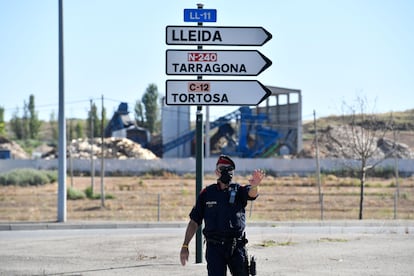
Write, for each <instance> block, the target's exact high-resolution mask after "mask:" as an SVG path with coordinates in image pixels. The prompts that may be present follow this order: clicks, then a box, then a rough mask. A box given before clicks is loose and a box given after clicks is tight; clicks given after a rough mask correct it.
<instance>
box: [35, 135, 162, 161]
mask: <svg viewBox="0 0 414 276" xmlns="http://www.w3.org/2000/svg"><path fill="white" fill-rule="evenodd" d="M102 146H103V154H104V158H105V159H146V160H152V159H158V157H157V156H156V155H155V154H154V153H152V152H151V151H150V150H148V149H145V148H143V147H142V146H141V145H140V144H137V143H135V142H133V141H131V140H129V139H127V138H115V137H110V138H104V140H103V145H102V141H101V139H100V138H95V139H94V140H93V143H91V140H90V139H77V140H73V141H72V142H71V143H69V144H68V146H67V149H68V153H67V155H68V157H69V156H72V158H75V159H90V158H91V153H92V154H93V155H94V157H95V158H101V157H102ZM42 158H45V159H54V158H57V152H56V149H53V150H52V151H49V152H47V153H45V154H43V155H42Z"/></svg>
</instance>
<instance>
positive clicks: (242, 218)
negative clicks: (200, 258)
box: [190, 183, 256, 276]
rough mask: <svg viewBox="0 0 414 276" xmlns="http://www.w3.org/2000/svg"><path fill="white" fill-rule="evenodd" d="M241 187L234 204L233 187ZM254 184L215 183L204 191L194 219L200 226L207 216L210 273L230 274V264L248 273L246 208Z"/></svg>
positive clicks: (239, 272)
mask: <svg viewBox="0 0 414 276" xmlns="http://www.w3.org/2000/svg"><path fill="white" fill-rule="evenodd" d="M232 189H233V190H234V189H237V193H236V196H235V200H234V203H230V202H229V201H230V194H231V192H230V190H232ZM249 190H250V185H246V186H240V185H239V184H237V183H232V184H231V185H230V188H229V189H225V190H221V189H220V187H219V185H218V184H212V185H210V186H208V187H206V188H205V189H203V190H202V191H201V193H200V194H199V196H198V198H197V201H196V204H195V206H194V207H193V209H192V210H191V212H190V218H191V219H192V220H194V221H195V222H196V223H197V224H198V225H201V223H202V221H203V219H204V224H205V226H204V229H203V234H204V236H205V238H206V241H207V248H206V260H207V270H208V275H210V276H223V275H226V270H227V266H229V268H230V271H231V273H232V274H233V275H238V276H242V275H248V272H247V258H248V256H247V253H246V249H245V244H246V242H247V240H245V238H244V236H243V235H244V229H245V227H246V211H245V207H246V205H247V201H248V200H254V199H256V198H251V197H249V195H248V192H249Z"/></svg>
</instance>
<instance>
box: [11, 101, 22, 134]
mask: <svg viewBox="0 0 414 276" xmlns="http://www.w3.org/2000/svg"><path fill="white" fill-rule="evenodd" d="M18 114H19V108H16V111H15V112H14V113H13V115H12V118H11V120H10V128H11V130H12V131H13V133H14V136H15V137H16V139H17V140H22V139H23V123H22V119H21V118H20V117H19V115H18Z"/></svg>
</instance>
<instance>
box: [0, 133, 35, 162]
mask: <svg viewBox="0 0 414 276" xmlns="http://www.w3.org/2000/svg"><path fill="white" fill-rule="evenodd" d="M0 150H9V151H10V157H11V158H12V159H29V158H30V156H29V154H27V152H25V151H24V150H23V149H22V147H20V145H19V144H17V143H15V142H13V141H10V140H8V139H7V138H5V137H1V136H0Z"/></svg>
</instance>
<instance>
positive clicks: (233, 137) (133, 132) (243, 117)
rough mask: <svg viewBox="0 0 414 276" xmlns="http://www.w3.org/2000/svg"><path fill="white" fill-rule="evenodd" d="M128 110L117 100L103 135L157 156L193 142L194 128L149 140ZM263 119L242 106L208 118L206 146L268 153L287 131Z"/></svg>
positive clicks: (257, 154)
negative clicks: (132, 143)
mask: <svg viewBox="0 0 414 276" xmlns="http://www.w3.org/2000/svg"><path fill="white" fill-rule="evenodd" d="M128 113H129V112H128V105H127V103H121V104H120V105H119V108H118V110H117V111H116V112H115V113H114V115H113V117H112V119H111V120H110V122H109V123H108V125H107V127H106V128H105V137H126V138H128V139H131V140H133V141H135V142H136V143H139V144H141V146H142V147H145V148H148V149H149V150H151V151H152V152H153V153H154V154H156V155H157V156H160V157H162V156H163V153H165V152H168V151H169V150H172V149H174V148H176V147H178V146H180V145H183V144H185V143H192V144H194V143H195V129H193V130H190V131H188V132H185V133H183V134H182V135H180V136H179V137H177V138H175V139H173V140H171V141H169V142H167V143H162V142H155V141H152V142H151V140H150V133H149V131H148V130H147V129H145V128H141V127H138V126H137V125H136V124H135V122H134V121H132V120H131V119H130V117H129V115H128ZM266 120H267V117H266V115H265V114H253V112H252V109H250V108H249V107H246V106H244V107H240V108H239V109H237V110H235V111H233V112H230V113H228V114H226V115H224V116H221V117H219V118H218V119H217V120H215V121H213V122H211V123H210V131H212V130H215V129H217V131H216V132H215V133H214V134H213V135H212V136H211V137H210V148H211V149H212V151H215V152H212V154H215V153H217V154H221V153H222V154H228V155H231V156H235V157H242V158H257V157H269V156H272V155H273V154H274V153H275V152H277V151H278V149H279V148H280V147H281V146H282V145H283V146H285V147H286V146H288V147H289V142H288V141H286V138H288V136H289V137H290V136H291V135H289V133H288V134H286V135H282V134H281V133H280V132H278V131H277V130H275V129H272V128H270V127H267V126H265V125H266ZM283 136H284V137H283ZM193 154H194V152H193Z"/></svg>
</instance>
